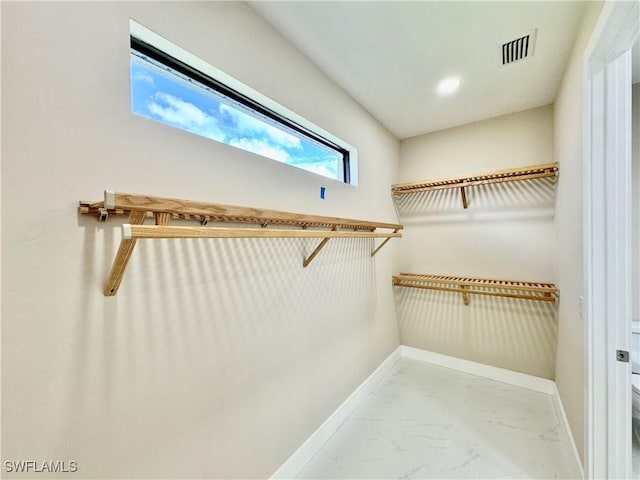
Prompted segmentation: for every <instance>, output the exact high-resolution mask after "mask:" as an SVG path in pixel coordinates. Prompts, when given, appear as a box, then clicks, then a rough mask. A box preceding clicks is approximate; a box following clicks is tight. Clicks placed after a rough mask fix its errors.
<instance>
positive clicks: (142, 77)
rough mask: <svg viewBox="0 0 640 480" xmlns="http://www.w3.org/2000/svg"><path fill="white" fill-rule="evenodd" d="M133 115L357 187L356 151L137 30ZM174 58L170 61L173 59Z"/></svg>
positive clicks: (133, 44) (134, 33)
mask: <svg viewBox="0 0 640 480" xmlns="http://www.w3.org/2000/svg"><path fill="white" fill-rule="evenodd" d="M131 25H132V30H131V65H130V66H131V110H132V112H133V113H135V114H137V115H141V116H143V117H146V118H149V119H152V120H155V121H158V122H162V123H165V124H167V125H170V126H172V127H176V128H179V129H182V130H186V131H188V132H191V133H194V134H197V135H201V136H203V137H207V138H209V139H211V140H215V141H218V142H222V143H225V144H227V145H231V146H233V147H237V148H241V149H243V150H246V151H249V152H252V153H255V154H258V155H262V156H264V157H267V158H270V159H272V160H277V161H279V162H282V163H286V164H288V165H292V166H295V167H298V168H302V169H304V170H307V171H310V172H313V173H316V174H319V175H323V176H325V177H328V178H331V179H334V180H338V181H342V182H345V183H351V184H355V183H356V182H355V178H353V177H354V175H352V171H353V169H354V164H355V158H354V156H355V149H353V147H350V146H349V145H347V144H346V143H344V142H342V141H341V140H339V139H337V138H335V137H333V136H332V135H331V134H328V133H327V132H324V131H323V130H321V129H320V128H318V127H316V126H315V125H313V124H311V123H310V122H308V121H306V120H305V119H302V118H301V117H298V116H297V115H295V114H294V113H293V112H289V111H288V110H286V109H285V108H284V107H282V106H281V105H278V104H276V103H275V102H273V101H272V100H270V99H268V98H266V97H264V96H262V95H260V94H259V93H257V92H255V91H253V90H251V89H250V88H249V87H247V86H246V85H243V84H241V83H240V82H238V81H237V80H235V79H232V78H231V77H229V76H228V75H225V74H224V73H222V72H219V71H218V70H216V69H215V68H213V67H212V66H210V65H207V64H206V63H204V62H203V61H202V60H200V59H197V58H196V57H194V56H192V55H191V54H189V53H188V52H185V51H184V50H182V49H180V48H179V47H177V46H175V45H173V44H171V43H170V42H168V41H167V40H165V39H163V38H161V37H159V36H157V35H156V34H154V33H153V32H151V31H150V30H147V29H145V28H144V27H142V26H140V25H139V24H137V23H135V22H133V21H132V22H131ZM168 51H170V52H171V54H169V52H168Z"/></svg>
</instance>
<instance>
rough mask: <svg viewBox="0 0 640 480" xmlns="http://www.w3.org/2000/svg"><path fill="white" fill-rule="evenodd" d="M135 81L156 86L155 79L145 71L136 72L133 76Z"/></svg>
mask: <svg viewBox="0 0 640 480" xmlns="http://www.w3.org/2000/svg"><path fill="white" fill-rule="evenodd" d="M133 79H134V80H137V81H139V82H144V83H146V84H149V85H151V86H152V87H153V86H155V82H154V80H153V77H152V76H151V75H149V74H148V73H147V72H145V71H143V70H136V72H135V73H134V74H133Z"/></svg>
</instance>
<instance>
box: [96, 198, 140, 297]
mask: <svg viewBox="0 0 640 480" xmlns="http://www.w3.org/2000/svg"><path fill="white" fill-rule="evenodd" d="M146 216H147V212H145V211H144V210H131V213H130V214H129V223H130V224H131V225H142V222H144V219H145V217H146ZM135 246H136V239H135V238H131V239H128V240H127V239H122V240H120V246H119V247H118V253H116V258H115V259H114V260H113V265H112V266H111V273H110V274H109V278H108V279H107V283H106V284H105V286H104V291H103V293H104V295H105V297H113V296H114V295H115V294H116V293H118V288H120V283H121V282H122V277H123V275H124V270H125V268H127V264H128V263H129V258H131V254H132V253H133V248H134V247H135Z"/></svg>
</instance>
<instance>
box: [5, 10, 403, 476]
mask: <svg viewBox="0 0 640 480" xmlns="http://www.w3.org/2000/svg"><path fill="white" fill-rule="evenodd" d="M130 18H134V19H135V20H136V21H138V22H139V23H141V24H142V25H144V26H146V27H148V28H150V29H151V30H154V31H155V32H157V33H158V34H160V35H162V36H164V37H166V38H167V39H169V40H171V41H173V42H174V43H176V44H177V45H179V46H181V47H182V48H184V49H186V50H188V51H190V52H192V53H193V54H195V55H197V56H199V57H200V58H202V59H203V60H205V61H207V62H209V63H211V64H212V65H214V66H216V67H218V68H219V69H221V70H223V71H225V72H226V73H228V74H230V75H232V76H234V77H236V78H237V79H238V80H240V81H242V82H244V83H246V84H248V85H249V86H251V87H253V88H254V89H256V90H258V91H260V92H262V93H263V94H265V95H267V96H269V97H271V98H273V99H274V100H276V101H278V102H280V103H281V104H283V105H284V106H286V107H287V108H289V109H291V110H293V111H295V112H296V113H298V114H300V115H302V116H304V117H306V118H308V119H309V120H310V121H312V122H314V123H316V124H317V125H319V126H321V127H322V128H324V129H326V130H328V131H330V132H332V133H333V134H334V135H336V136H338V137H340V138H342V139H344V140H345V141H347V142H349V143H350V144H352V145H354V146H355V147H357V148H358V150H359V160H360V161H359V163H360V171H359V173H360V175H359V180H360V184H359V187H357V188H355V187H352V186H348V185H343V184H339V183H337V182H332V181H328V180H326V179H323V178H322V177H319V176H316V175H313V174H310V173H307V172H304V171H302V170H298V169H295V168H292V167H288V166H286V165H283V164H280V163H278V162H275V161H270V160H265V159H264V158H260V157H257V156H254V155H252V154H249V153H247V152H244V151H240V150H237V149H235V148H232V147H228V146H225V145H223V144H218V143H216V142H213V141H210V140H207V139H205V138H201V137H197V136H194V135H191V134H189V133H186V132H184V131H179V130H176V129H173V128H171V127H168V126H164V125H162V124H159V123H156V122H153V121H150V120H147V119H144V118H141V117H138V116H135V115H132V114H131V113H130V104H129V95H130V93H129V19H130ZM398 148H399V147H398V142H397V140H396V139H395V138H393V137H392V136H391V135H390V134H389V133H388V132H387V131H386V130H385V129H384V128H382V127H381V126H380V124H379V123H377V122H376V121H375V120H373V119H372V117H370V116H369V115H368V114H367V113H366V112H365V111H364V110H363V109H362V108H361V107H360V106H359V105H357V104H356V103H355V102H354V101H353V100H351V99H350V98H349V97H348V96H347V95H346V94H345V93H344V92H343V91H342V90H341V89H339V88H338V87H337V86H336V85H335V84H334V83H332V82H331V81H330V80H329V79H328V78H327V77H326V76H325V75H323V74H322V72H321V71H319V70H318V69H317V68H316V67H315V66H314V65H313V64H311V63H310V62H309V61H308V60H307V59H306V58H305V57H304V56H303V55H302V54H300V53H299V52H298V51H297V50H295V49H294V48H293V47H292V46H291V45H290V44H288V43H287V42H286V41H285V40H284V39H283V38H282V37H281V36H280V35H279V34H278V33H277V32H276V31H275V30H273V29H272V28H271V27H270V26H269V25H267V24H266V23H265V22H264V21H262V20H261V19H260V18H259V17H258V16H257V15H256V14H255V13H254V12H253V10H252V9H251V8H249V7H248V6H246V5H245V4H244V3H239V2H233V3H218V2H184V3H182V2H180V3H165V2H159V3H151V2H141V3H133V2H111V3H94V2H83V3H80V2H65V3H49V2H45V3H35V2H28V3H26V2H25V3H21V2H20V3H18V2H16V3H7V2H5V3H3V4H2V280H3V281H2V393H3V398H2V447H3V452H2V453H3V458H2V460H3V461H4V460H36V461H39V462H42V461H44V460H66V461H71V460H73V461H76V462H77V465H78V472H77V473H76V474H75V476H77V477H78V478H214V477H224V478H234V477H235V478H250V477H255V478H264V477H266V476H268V475H270V474H271V473H272V472H273V471H275V470H276V469H277V468H278V467H279V466H280V464H281V463H282V462H283V461H284V460H286V459H287V457H288V456H289V455H290V454H291V453H292V452H293V451H294V450H295V449H296V448H297V447H298V446H299V445H300V444H301V443H302V442H303V441H304V440H305V439H306V438H307V437H308V436H309V435H310V434H311V433H312V432H313V431H314V430H315V429H316V428H317V427H318V426H319V425H320V423H321V422H322V421H323V420H324V419H325V418H326V417H327V416H328V415H329V414H330V413H331V412H333V410H334V409H335V408H336V407H337V406H338V405H339V404H340V403H341V402H342V401H343V400H344V399H345V398H346V397H347V396H348V395H349V394H350V393H351V392H352V391H353V390H354V389H355V388H356V387H357V386H358V385H359V384H360V383H361V382H362V381H363V380H364V379H365V378H366V377H367V375H369V374H370V373H371V372H372V371H373V370H374V369H375V368H376V367H377V366H378V365H379V364H380V363H381V362H382V361H383V360H384V359H385V358H386V357H387V355H389V354H390V353H391V352H392V351H393V350H394V349H395V348H396V347H397V346H398V344H399V341H398V332H397V325H396V319H395V310H394V300H393V292H392V289H391V287H390V276H391V274H392V265H393V262H394V255H395V253H396V251H397V247H398V242H397V241H393V242H391V244H390V245H388V246H387V247H385V248H384V249H383V250H382V251H381V252H380V253H379V254H378V255H377V256H376V257H375V258H374V259H371V258H370V257H369V252H370V249H371V247H372V241H370V240H363V239H360V240H340V239H337V240H332V241H331V242H329V244H328V246H327V248H325V249H324V250H323V251H322V252H321V254H320V255H319V256H318V257H317V258H316V259H315V260H314V262H313V263H312V264H311V265H310V266H309V267H308V268H306V269H303V268H302V266H301V263H302V258H303V256H304V255H308V254H309V253H310V252H311V251H312V249H313V248H314V246H315V243H316V241H313V240H310V241H303V240H298V239H284V240H276V239H272V240H174V241H168V240H159V241H144V242H140V243H139V245H138V246H137V247H136V251H135V252H134V254H133V258H132V260H131V263H130V264H129V267H128V269H127V272H126V276H125V278H124V282H123V284H122V287H121V289H120V292H119V293H118V295H117V296H116V297H112V298H105V297H103V295H102V285H103V282H104V280H105V278H106V276H107V275H108V271H109V268H110V266H111V262H112V259H113V257H114V255H115V252H116V249H117V246H118V244H119V240H120V231H119V225H120V224H121V223H122V219H113V220H110V221H109V222H108V223H106V224H99V223H97V222H96V220H95V219H94V218H86V217H80V216H78V215H77V213H76V208H77V202H78V200H81V199H82V200H99V199H100V198H101V195H102V191H103V190H104V189H105V188H108V189H113V190H116V191H124V192H136V193H146V194H152V195H159V196H171V197H177V198H190V199H194V200H201V201H211V202H219V203H229V204H238V205H248V206H259V207H265V208H275V209H282V210H292V211H299V212H304V213H316V214H325V215H335V216H344V217H353V218H363V219H372V220H380V221H391V222H395V221H396V216H395V212H394V208H393V206H392V203H391V201H390V199H389V195H388V191H389V190H388V189H389V184H390V183H391V182H392V181H394V180H395V179H396V177H397V168H398V165H397V162H398ZM320 185H325V186H327V189H328V190H327V199H326V200H324V201H321V200H320V199H319V195H318V192H319V187H320ZM32 475H33V474H32ZM9 476H10V475H9Z"/></svg>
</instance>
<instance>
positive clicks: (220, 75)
mask: <svg viewBox="0 0 640 480" xmlns="http://www.w3.org/2000/svg"><path fill="white" fill-rule="evenodd" d="M129 31H130V34H131V36H133V37H135V38H137V39H139V40H141V41H143V42H145V43H147V44H149V45H151V46H153V47H155V48H157V49H158V50H161V51H162V52H164V53H166V54H167V55H169V56H171V57H173V58H175V59H176V60H179V61H180V62H183V63H185V64H187V65H189V66H190V67H193V68H194V69H196V70H199V71H200V72H202V73H203V74H205V75H207V76H209V77H211V78H212V79H214V80H215V81H217V82H220V83H222V84H224V85H226V86H227V87H229V88H231V89H233V90H235V91H236V92H238V93H240V94H241V95H244V96H245V97H248V98H250V99H251V100H253V101H255V102H257V103H259V104H260V105H262V106H263V107H265V108H267V109H269V110H271V111H273V112H275V113H276V114H278V115H281V116H283V117H285V118H287V119H288V120H291V121H292V122H294V123H297V124H298V125H300V126H301V127H303V128H305V129H307V130H309V131H311V132H313V133H314V134H316V135H319V136H321V137H323V138H325V139H326V140H328V141H329V142H332V143H334V144H336V145H337V146H339V147H340V148H343V149H345V150H347V151H348V152H349V164H348V168H349V181H348V182H347V181H343V180H340V179H331V178H329V177H325V176H322V175H319V174H317V173H314V172H310V171H308V170H305V169H302V170H304V171H306V172H308V173H311V174H313V175H318V176H320V177H321V178H322V179H326V180H334V181H337V182H339V183H342V184H345V185H351V186H358V150H357V149H356V148H355V147H354V146H353V145H350V144H349V143H347V142H345V141H344V140H342V139H340V138H338V137H336V136H335V135H333V134H332V133H330V132H328V131H326V130H324V129H323V128H321V127H319V126H318V125H316V124H314V123H312V122H310V121H309V120H307V119H306V118H304V117H301V116H300V115H298V114H297V113H295V112H293V111H291V110H289V109H288V108H286V107H285V106H283V105H281V104H279V103H278V102H276V101H275V100H273V99H271V98H269V97H267V96H266V95H263V94H262V93H260V92H258V91H257V90H254V89H253V88H251V87H249V86H248V85H245V84H244V83H242V82H241V81H239V80H237V79H236V78H234V77H232V76H231V75H229V74H227V73H225V72H223V71H222V70H220V69H218V68H216V67H214V66H212V65H210V64H209V63H207V62H205V61H204V60H202V59H200V58H198V57H197V56H195V55H193V54H192V53H190V52H188V51H186V50H184V49H183V48H180V47H179V46H177V45H175V44H174V43H172V42H170V41H169V40H167V39H166V38H164V37H162V36H160V35H158V34H157V33H155V32H153V31H151V30H149V29H148V28H146V27H144V26H143V25H141V24H139V23H138V22H136V21H135V20H133V19H130V20H129ZM265 158H267V157H265ZM285 165H289V164H286V163H285ZM289 166H291V167H294V168H300V167H297V166H295V165H289Z"/></svg>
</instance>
